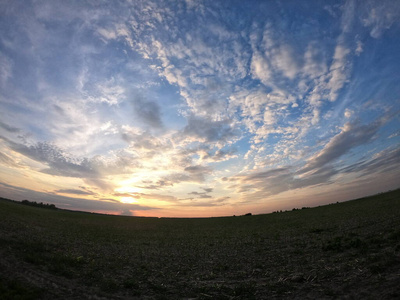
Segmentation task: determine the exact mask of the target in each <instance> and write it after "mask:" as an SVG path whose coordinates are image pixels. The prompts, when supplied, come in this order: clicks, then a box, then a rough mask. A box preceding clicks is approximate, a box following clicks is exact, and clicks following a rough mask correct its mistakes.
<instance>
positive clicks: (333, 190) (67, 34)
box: [0, 0, 400, 217]
mask: <svg viewBox="0 0 400 300" xmlns="http://www.w3.org/2000/svg"><path fill="white" fill-rule="evenodd" d="M0 12H1V14H0V85H1V93H0V149H1V151H0V196H2V197H8V198H11V199H16V200H22V199H31V200H35V201H43V202H49V203H54V204H56V205H57V206H58V207H62V208H69V209H78V210H87V211H96V212H107V213H113V214H127V215H140V216H171V217H175V216H177V217H183V216H186V217H201V216H221V215H233V214H236V215H238V214H243V213H247V212H252V213H268V212H271V211H275V210H281V209H291V208H293V207H303V206H316V205H322V204H326V203H331V202H336V201H344V200H348V199H351V198H354V197H361V196H365V195H369V194H373V193H377V192H382V191H386V190H388V189H394V188H398V187H399V186H400V181H399V176H400V147H399V144H400V123H399V121H400V119H399V110H400V84H399V82H400V72H399V71H398V70H399V68H400V3H399V2H398V1H194V0H192V1H189V0H187V1H112V2H108V1H95V2H93V1H2V2H1V4H0Z"/></svg>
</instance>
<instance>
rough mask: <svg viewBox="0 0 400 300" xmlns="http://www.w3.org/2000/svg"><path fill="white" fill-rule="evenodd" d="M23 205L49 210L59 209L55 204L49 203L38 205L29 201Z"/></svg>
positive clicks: (23, 201) (23, 202) (25, 201)
mask: <svg viewBox="0 0 400 300" xmlns="http://www.w3.org/2000/svg"><path fill="white" fill-rule="evenodd" d="M21 204H23V205H29V206H35V207H41V208H48V209H57V207H56V206H55V205H54V204H48V203H43V202H40V203H37V202H36V201H29V200H22V201H21Z"/></svg>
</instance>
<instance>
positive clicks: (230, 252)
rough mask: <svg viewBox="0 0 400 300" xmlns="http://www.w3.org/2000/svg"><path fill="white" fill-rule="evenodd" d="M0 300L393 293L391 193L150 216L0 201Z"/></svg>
mask: <svg viewBox="0 0 400 300" xmlns="http://www.w3.org/2000/svg"><path fill="white" fill-rule="evenodd" d="M0 245H1V247H0V257H1V258H0V298H1V299H54V298H83V299H85V298H91V297H94V296H97V297H105V298H108V299H121V298H131V299H135V298H148V299H171V298H173V299H187V298H194V299H212V298H214V299H215V298H216V299H271V298H288V299H289V298H290V299H291V298H310V299H315V298H327V299H333V298H360V297H361V298H366V299H376V298H379V299H390V298H396V297H399V296H400V292H399V289H398V287H399V286H400V272H399V270H400V190H396V191H392V192H389V193H385V194H380V195H375V196H372V197H368V198H363V199H358V200H354V201H349V202H344V203H338V204H333V205H327V206H322V207H317V208H309V209H301V210H295V211H290V212H282V213H273V214H268V215H253V216H243V217H224V218H206V219H164V218H162V219H157V218H138V217H123V216H108V215H98V214H90V213H80V212H70V211H64V210H49V209H44V208H39V207H32V206H24V205H20V204H18V203H15V202H11V201H5V200H0Z"/></svg>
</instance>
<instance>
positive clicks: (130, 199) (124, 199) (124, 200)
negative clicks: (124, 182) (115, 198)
mask: <svg viewBox="0 0 400 300" xmlns="http://www.w3.org/2000/svg"><path fill="white" fill-rule="evenodd" d="M121 202H122V203H128V204H134V203H138V201H137V200H136V199H134V198H133V197H121Z"/></svg>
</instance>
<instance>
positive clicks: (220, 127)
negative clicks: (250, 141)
mask: <svg viewBox="0 0 400 300" xmlns="http://www.w3.org/2000/svg"><path fill="white" fill-rule="evenodd" d="M183 134H184V135H185V136H187V137H189V138H194V140H196V139H199V140H200V141H204V142H209V143H213V142H214V143H215V142H221V143H225V142H228V141H230V140H232V139H235V138H237V137H238V136H239V134H240V133H239V132H238V131H237V130H235V128H234V127H233V126H232V121H230V120H222V121H212V120H208V119H206V118H201V117H195V116H190V117H189V118H188V124H187V125H186V126H185V128H184V129H183Z"/></svg>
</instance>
